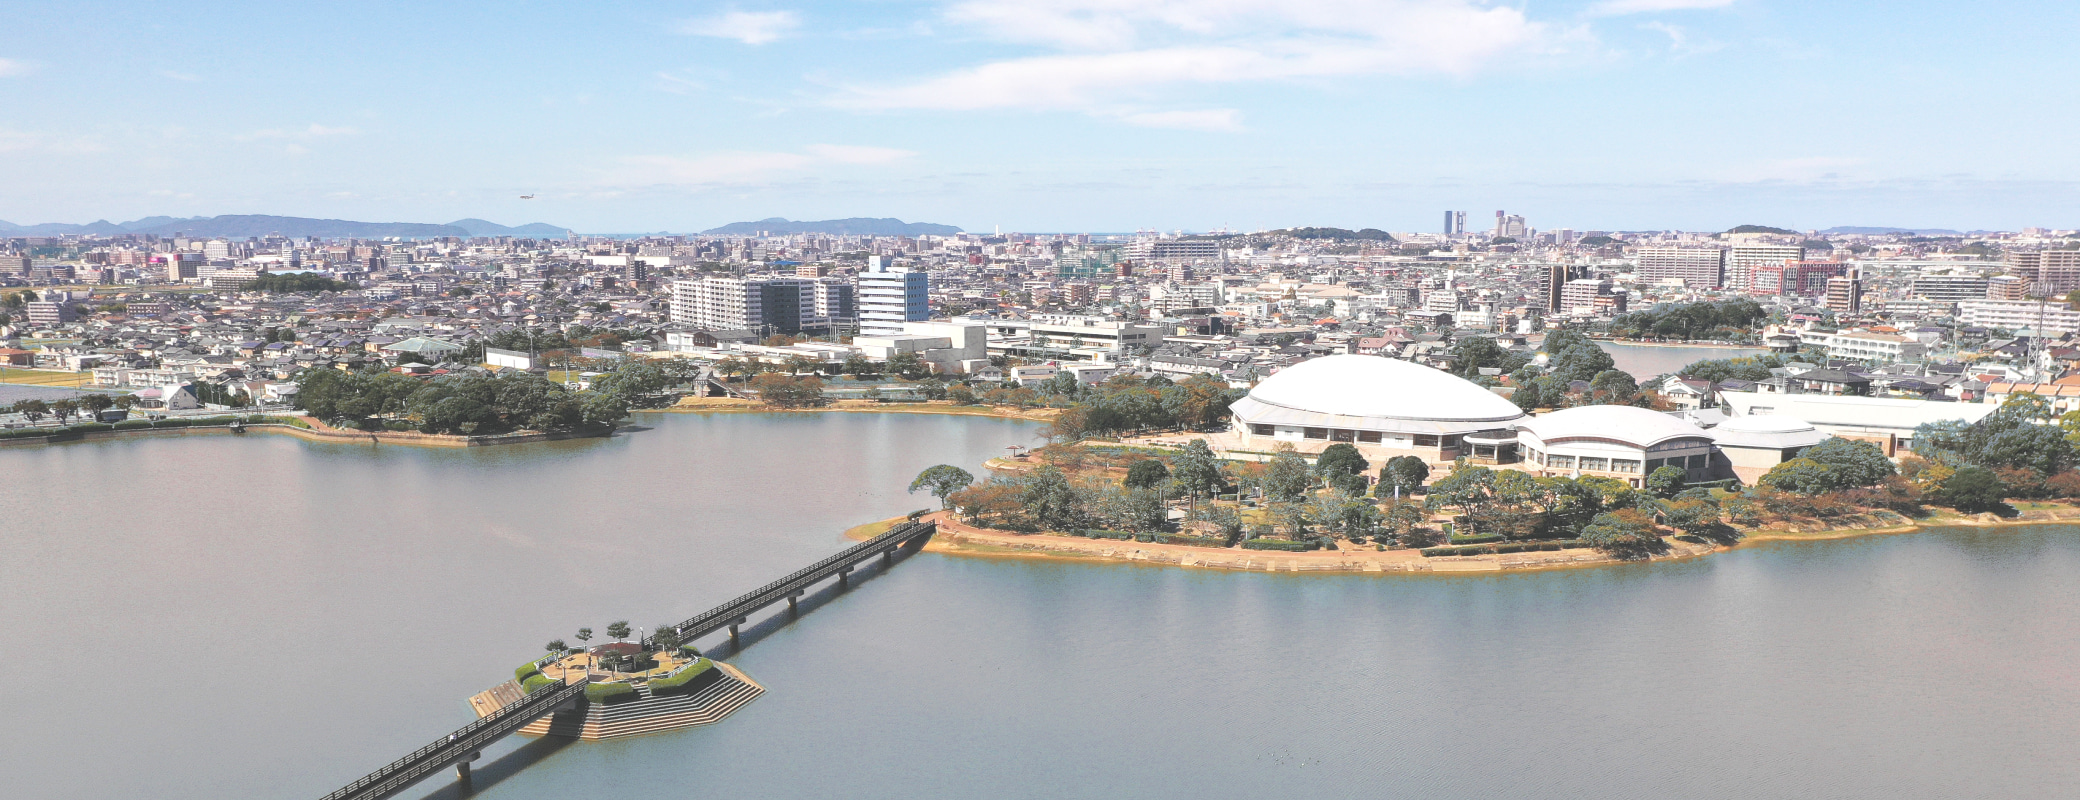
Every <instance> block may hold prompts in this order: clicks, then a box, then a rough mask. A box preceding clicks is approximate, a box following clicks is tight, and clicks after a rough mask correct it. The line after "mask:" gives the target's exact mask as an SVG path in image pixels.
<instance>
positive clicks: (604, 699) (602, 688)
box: [585, 681, 642, 706]
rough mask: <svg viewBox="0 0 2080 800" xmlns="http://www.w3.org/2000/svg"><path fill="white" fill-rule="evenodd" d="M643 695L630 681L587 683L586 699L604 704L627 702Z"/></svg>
mask: <svg viewBox="0 0 2080 800" xmlns="http://www.w3.org/2000/svg"><path fill="white" fill-rule="evenodd" d="M641 696H642V695H639V694H636V687H635V686H634V685H633V684H630V683H629V682H628V681H611V682H605V683H588V684H585V699H586V700H588V701H590V702H594V703H598V704H600V705H603V706H611V705H613V704H615V703H626V702H628V701H630V700H635V699H637V698H640V697H641Z"/></svg>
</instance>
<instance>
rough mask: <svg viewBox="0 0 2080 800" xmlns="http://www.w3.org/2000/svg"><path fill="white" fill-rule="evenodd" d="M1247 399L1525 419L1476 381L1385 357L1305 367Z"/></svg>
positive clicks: (1352, 410) (1359, 411)
mask: <svg viewBox="0 0 2080 800" xmlns="http://www.w3.org/2000/svg"><path fill="white" fill-rule="evenodd" d="M1245 399H1246V400H1254V401H1256V402H1258V403H1264V404H1268V405H1273V406H1279V407H1282V408H1287V409H1293V410H1296V411H1305V412H1313V413H1317V414H1334V415H1338V416H1345V417H1384V418H1387V419H1397V420H1424V421H1439V422H1497V423H1499V422H1507V421H1509V420H1513V419H1517V418H1519V417H1522V416H1524V412H1523V411H1521V410H1519V409H1518V408H1517V406H1516V404H1515V403H1511V402H1510V401H1508V400H1505V399H1503V398H1502V397H1501V396H1500V395H1497V394H1495V393H1494V392H1490V391H1488V390H1487V389H1484V388H1481V386H1480V385H1479V384H1476V383H1474V382H1472V381H1469V380H1466V379H1464V378H1461V377H1458V376H1456V375H1452V374H1450V373H1447V372H1444V371H1441V370H1435V369H1431V368H1429V367H1426V366H1423V365H1421V364H1417V363H1414V362H1412V361H1401V360H1398V359H1392V358H1383V357H1380V356H1359V355H1335V356H1324V357H1321V358H1317V359H1312V360H1309V361H1302V362H1300V363H1298V364H1294V365H1293V366H1290V367H1287V368H1285V369H1282V370H1279V371H1278V372H1277V373H1276V374H1274V375H1272V376H1271V377H1269V378H1266V379H1265V380H1264V382H1263V383H1260V384H1257V387H1256V388H1254V389H1251V390H1250V391H1249V397H1248V398H1245Z"/></svg>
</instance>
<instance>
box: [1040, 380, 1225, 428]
mask: <svg viewBox="0 0 2080 800" xmlns="http://www.w3.org/2000/svg"><path fill="white" fill-rule="evenodd" d="M1017 391H1018V390H1007V393H1015V392H1017ZM1035 394H1036V396H1045V397H1050V398H1058V399H1066V400H1069V401H1071V402H1070V405H1069V407H1068V408H1066V409H1063V411H1062V413H1061V414H1059V415H1057V416H1056V417H1055V419H1054V428H1053V434H1054V436H1055V438H1056V439H1059V440H1062V441H1075V440H1077V439H1081V438H1084V437H1086V436H1110V435H1116V434H1120V433H1128V432H1138V431H1146V430H1152V429H1165V428H1185V429H1188V430H1205V429H1208V428H1213V427H1216V426H1218V425H1220V424H1221V423H1222V422H1224V421H1225V420H1226V419H1227V418H1228V406H1229V404H1231V403H1234V402H1235V401H1236V400H1239V399H1241V397H1242V395H1243V394H1244V392H1243V391H1242V390H1239V389H1231V388H1229V387H1228V384H1227V383H1226V382H1223V381H1221V380H1219V379H1217V378H1213V377H1211V376H1206V375H1194V376H1191V377H1189V378H1186V379H1184V380H1183V381H1179V382H1175V383H1173V382H1171V381H1170V379H1168V378H1165V377H1162V376H1160V375H1158V376H1156V377H1153V378H1146V379H1144V378H1141V377H1139V376H1135V375H1116V376H1113V377H1112V379H1110V380H1107V381H1106V382H1104V383H1103V384H1099V385H1097V386H1091V385H1088V384H1085V383H1082V382H1080V381H1078V380H1076V376H1074V375H1071V374H1069V373H1066V372H1063V373H1057V374H1056V375H1055V376H1054V377H1053V378H1050V379H1048V380H1047V381H1046V382H1044V383H1042V384H1041V385H1040V386H1039V387H1038V390H1037V392H1036V393H1035Z"/></svg>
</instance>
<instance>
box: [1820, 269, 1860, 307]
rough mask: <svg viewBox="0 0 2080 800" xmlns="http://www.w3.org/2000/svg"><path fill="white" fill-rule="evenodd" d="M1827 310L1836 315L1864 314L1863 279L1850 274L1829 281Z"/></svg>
mask: <svg viewBox="0 0 2080 800" xmlns="http://www.w3.org/2000/svg"><path fill="white" fill-rule="evenodd" d="M1827 310H1829V311H1832V312H1834V313H1836V314H1860V313H1862V312H1863V279H1862V278H1859V277H1857V276H1856V274H1855V273H1853V272H1852V273H1850V274H1848V275H1844V276H1842V277H1839V278H1828V279H1827Z"/></svg>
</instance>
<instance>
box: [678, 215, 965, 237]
mask: <svg viewBox="0 0 2080 800" xmlns="http://www.w3.org/2000/svg"><path fill="white" fill-rule="evenodd" d="M759 231H765V232H767V233H770V234H775V235H779V234H789V233H828V234H835V235H847V234H851V235H864V236H951V235H953V234H956V233H960V232H961V229H960V228H956V227H954V226H952V225H934V224H932V223H929V222H904V221H902V220H899V219H896V218H894V217H883V218H880V219H874V218H872V217H850V218H847V219H827V220H822V221H819V222H807V221H804V222H795V221H793V220H789V219H785V218H782V217H771V218H768V219H762V220H759V221H757V222H732V223H730V224H728V225H724V226H722V227H720V228H709V229H707V230H704V231H701V233H703V234H710V235H715V236H757V235H758V232H759Z"/></svg>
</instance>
